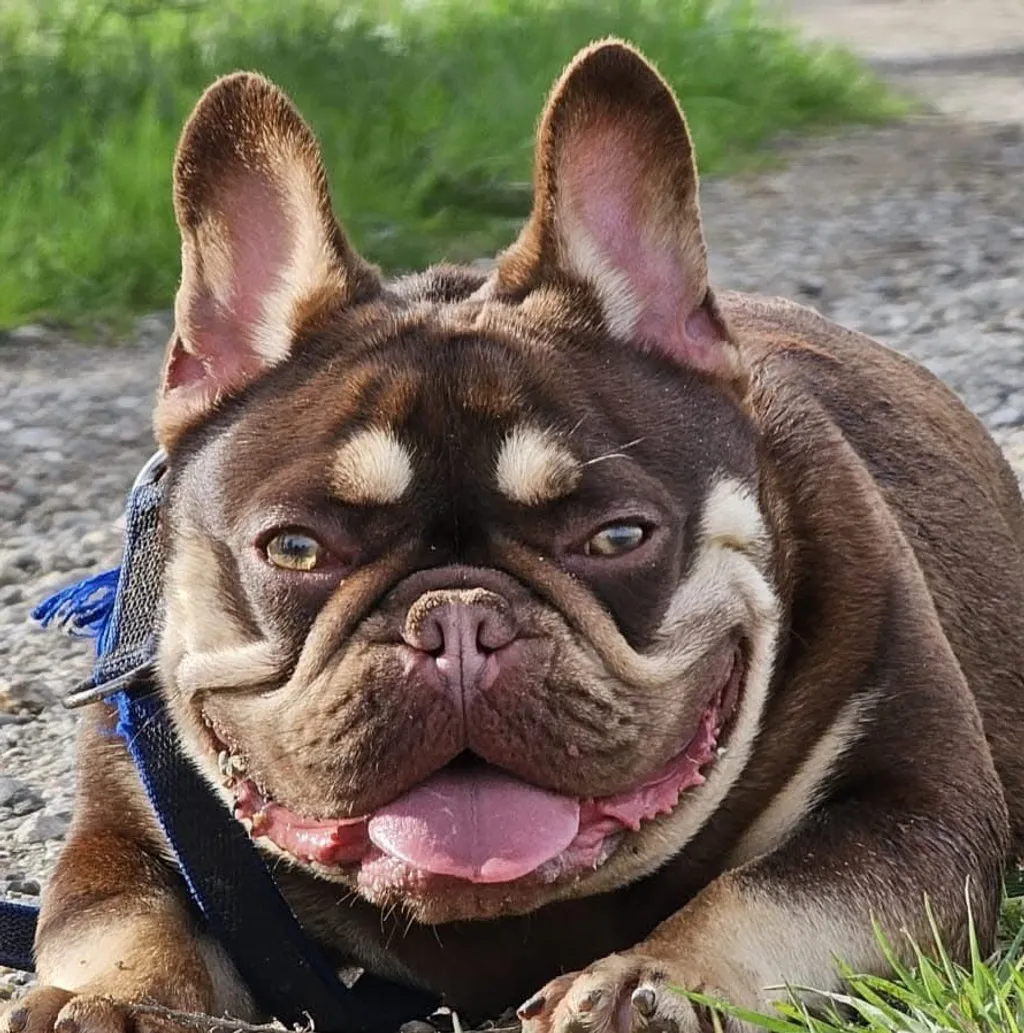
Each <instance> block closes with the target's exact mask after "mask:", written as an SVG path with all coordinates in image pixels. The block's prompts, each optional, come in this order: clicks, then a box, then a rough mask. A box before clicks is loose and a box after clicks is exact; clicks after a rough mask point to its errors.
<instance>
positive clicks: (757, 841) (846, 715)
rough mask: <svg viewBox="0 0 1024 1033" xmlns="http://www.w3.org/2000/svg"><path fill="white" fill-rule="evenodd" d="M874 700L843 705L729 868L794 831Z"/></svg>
mask: <svg viewBox="0 0 1024 1033" xmlns="http://www.w3.org/2000/svg"><path fill="white" fill-rule="evenodd" d="M875 699H876V697H875V696H873V695H869V696H863V697H859V698H857V699H852V700H850V701H849V702H848V703H847V704H846V706H845V707H844V708H843V709H842V710H841V711H840V713H839V714H838V715H837V716H836V719H835V720H834V721H833V722H832V724H831V726H830V727H829V729H828V730H827V731H826V732H825V734H824V735H823V736H822V737H821V738H820V739H819V740H818V741H817V742H816V743H815V744H814V748H813V749H812V750H811V752H810V753H809V754H808V755H807V757H806V758H805V759H804V762H803V763H802V764H801V765H800V767H799V769H798V770H797V771H796V773H795V774H794V775H793V777H792V778H791V779H790V780H789V782H787V783H786V785H785V786H784V787H783V788H782V790H781V791H780V792H779V793H778V794H777V795H776V796H775V797H774V798H773V799H772V801H771V803H769V804H768V806H767V807H766V808H765V809H764V811H762V812H761V814H760V815H759V817H758V818H757V820H756V821H755V822H754V823H753V824H752V825H751V826H750V828H749V829H747V831H746V832H745V833H744V835H743V838H742V839H741V840H740V842H739V844H738V845H737V846H736V848H735V849H734V850H733V852H732V854H731V856H730V858H729V866H730V867H735V866H738V865H741V864H745V863H746V862H747V861H750V860H752V859H753V858H755V857H758V856H760V855H761V854H765V853H767V852H768V851H770V850H774V849H776V848H777V847H779V846H781V845H782V843H783V842H784V841H785V840H786V839H788V838H789V836H790V835H791V834H792V833H793V832H794V831H795V830H796V828H797V826H798V825H799V824H800V822H801V820H802V819H803V818H804V817H805V816H806V815H807V814H808V812H809V811H810V810H811V809H812V808H813V807H814V805H815V803H816V802H817V799H818V795H819V793H820V792H821V789H822V787H823V785H824V783H825V780H826V779H827V778H828V776H829V774H830V772H832V771H833V770H834V769H835V766H836V764H838V763H839V761H840V760H842V758H843V757H844V756H845V755H846V752H847V750H849V749H850V747H851V746H853V744H854V743H855V742H856V741H857V738H858V736H859V735H860V732H861V729H862V726H863V722H864V720H865V718H866V716H867V714H868V712H869V711H870V709H871V707H872V706H873V705H874V703H875Z"/></svg>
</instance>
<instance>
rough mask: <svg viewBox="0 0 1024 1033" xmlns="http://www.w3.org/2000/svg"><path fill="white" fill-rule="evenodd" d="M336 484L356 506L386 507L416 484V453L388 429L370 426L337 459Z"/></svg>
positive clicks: (398, 499) (360, 432)
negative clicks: (414, 480)
mask: <svg viewBox="0 0 1024 1033" xmlns="http://www.w3.org/2000/svg"><path fill="white" fill-rule="evenodd" d="M331 472H332V478H331V481H332V484H333V486H334V490H335V491H336V492H337V493H338V495H339V496H341V498H342V499H343V500H344V501H345V502H348V503H351V504H352V505H356V506H386V505H393V504H394V503H396V502H398V501H400V500H401V498H402V496H403V495H404V494H405V493H406V491H407V490H408V488H409V486H410V485H411V484H412V478H413V466H412V454H411V453H410V451H409V449H408V448H406V446H405V445H403V444H402V442H400V441H399V440H398V438H397V437H396V436H395V433H394V431H393V430H391V429H390V428H387V427H369V428H367V429H366V430H361V431H359V432H358V433H357V434H355V435H353V436H352V437H351V438H349V439H348V441H346V442H345V443H344V444H343V445H342V446H341V448H339V449H338V454H337V456H336V457H335V459H334V468H333V470H332V471H331Z"/></svg>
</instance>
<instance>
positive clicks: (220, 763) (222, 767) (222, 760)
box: [217, 750, 231, 778]
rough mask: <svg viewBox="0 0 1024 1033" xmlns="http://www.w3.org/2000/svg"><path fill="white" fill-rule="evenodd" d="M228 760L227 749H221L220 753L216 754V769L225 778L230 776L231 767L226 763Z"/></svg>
mask: <svg viewBox="0 0 1024 1033" xmlns="http://www.w3.org/2000/svg"><path fill="white" fill-rule="evenodd" d="M228 760H229V757H228V751H227V750H221V751H220V753H218V754H217V770H218V771H219V772H220V773H221V774H222V775H223V776H224V777H225V778H230V777H231V768H230V766H229V765H228Z"/></svg>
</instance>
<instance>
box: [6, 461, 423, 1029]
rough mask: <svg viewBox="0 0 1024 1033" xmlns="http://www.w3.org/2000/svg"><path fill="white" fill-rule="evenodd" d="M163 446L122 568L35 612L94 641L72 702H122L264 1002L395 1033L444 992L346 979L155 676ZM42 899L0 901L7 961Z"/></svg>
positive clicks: (130, 513) (144, 772)
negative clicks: (193, 749)
mask: <svg viewBox="0 0 1024 1033" xmlns="http://www.w3.org/2000/svg"><path fill="white" fill-rule="evenodd" d="M166 469H167V461H166V457H165V456H164V454H163V453H162V452H158V453H157V454H156V455H154V456H153V457H152V458H151V459H150V460H149V462H148V463H147V464H146V465H145V467H143V469H142V471H141V472H140V473H139V475H138V477H137V478H136V480H135V484H134V486H133V488H132V490H131V493H130V495H129V497H128V503H127V507H126V514H125V549H124V556H123V559H122V563H121V566H120V567H119V568H117V569H115V570H113V571H106V572H104V573H102V574H99V575H96V576H94V577H91V578H88V579H86V580H85V581H81V582H79V583H77V584H75V585H72V586H70V587H69V588H66V589H64V590H62V591H61V592H58V593H57V594H56V595H54V596H52V597H51V598H49V599H47V600H46V601H45V602H44V603H42V604H41V605H40V606H38V607H36V609H35V610H34V611H33V614H32V615H33V617H34V618H35V619H37V620H38V621H40V623H42V624H43V626H44V627H45V626H47V625H49V624H51V623H54V622H56V623H59V624H61V625H63V626H65V627H66V628H68V629H69V630H71V631H72V633H75V634H80V635H92V636H95V638H96V663H95V666H94V668H93V672H92V676H91V677H90V678H89V679H88V680H87V681H86V682H84V683H83V684H82V685H79V686H77V687H76V688H75V689H74V690H73V691H72V692H71V694H70V695H68V696H67V697H66V698H65V700H64V705H65V706H66V707H69V708H74V707H80V706H84V705H86V704H89V703H97V702H100V701H103V702H105V703H107V704H109V705H112V706H114V707H115V708H116V712H117V716H118V720H117V734H118V735H119V736H120V737H121V738H122V739H123V740H124V743H125V745H126V747H127V748H128V750H129V752H130V753H131V756H132V759H133V760H134V762H135V765H136V767H137V769H138V772H139V776H140V778H141V780H142V783H143V786H144V787H145V790H146V794H147V796H148V797H149V800H150V803H151V804H152V806H153V810H154V812H155V813H156V817H157V819H158V821H159V822H160V826H161V828H162V829H163V831H164V834H165V836H166V838H167V841H168V842H169V844H170V846H171V849H172V851H173V853H174V855H175V858H176V860H177V862H178V868H179V870H180V872H181V875H182V877H183V879H184V880H185V883H186V885H187V887H188V890H189V894H190V896H191V899H192V902H193V904H194V906H195V908H196V909H197V911H198V912H199V914H200V915H201V916H202V919H203V920H204V921H205V923H206V926H207V928H208V929H209V931H210V932H211V933H212V934H213V935H214V936H215V937H216V938H217V939H218V940H219V941H220V943H221V945H222V946H223V947H224V949H225V950H226V951H227V953H228V955H229V956H230V957H231V959H232V960H233V962H234V964H235V967H236V968H237V969H238V971H239V974H240V975H241V976H242V979H243V980H244V981H245V983H246V985H247V986H248V987H249V989H250V992H251V993H252V995H253V998H254V999H255V1000H256V1002H257V1004H258V1005H259V1006H260V1008H261V1009H263V1010H264V1011H265V1012H267V1013H268V1014H270V1015H273V1016H274V1017H275V1018H277V1019H279V1020H280V1021H281V1022H284V1023H285V1024H287V1025H292V1026H295V1025H306V1024H308V1023H309V1022H310V1020H312V1022H313V1024H314V1026H315V1028H316V1029H317V1030H320V1031H322V1033H394V1031H395V1030H397V1029H398V1027H399V1026H400V1025H401V1024H402V1023H403V1022H406V1021H408V1020H410V1019H416V1018H423V1017H424V1016H427V1015H429V1014H430V1013H431V1012H433V1011H434V1010H436V1008H437V1005H438V1003H439V1002H438V1001H436V1000H433V999H432V998H430V997H429V996H428V995H427V994H425V993H423V992H421V991H419V990H415V989H413V988H411V987H408V986H401V985H398V984H394V983H389V982H387V981H385V980H382V979H379V978H378V977H376V976H373V975H370V974H369V973H360V974H359V975H358V976H357V977H356V979H355V982H354V983H352V985H351V986H350V985H347V983H345V982H342V980H341V979H340V978H339V977H338V975H337V974H336V973H335V971H334V970H333V969H332V967H331V966H330V965H329V964H328V963H327V961H326V959H325V958H324V957H323V955H322V954H321V953H320V951H319V950H318V949H317V947H316V946H315V944H313V943H312V942H311V941H310V939H309V938H308V937H307V936H306V934H305V933H304V932H303V930H302V928H301V926H300V925H299V922H298V919H297V918H296V917H295V915H294V913H293V912H292V910H291V908H290V907H289V906H288V904H287V902H286V901H285V899H284V897H283V896H282V895H281V892H280V890H279V889H278V887H277V884H276V883H275V882H274V879H273V876H272V875H271V874H270V871H269V869H268V868H267V866H266V864H265V863H264V861H263V858H262V857H261V855H260V854H259V852H258V850H257V849H256V847H255V846H254V845H253V842H252V840H251V839H250V838H249V836H248V834H247V833H246V831H245V829H244V828H243V826H242V825H241V823H240V822H238V821H236V820H235V818H234V817H233V815H232V814H231V813H230V811H229V810H228V809H227V807H225V806H224V804H223V802H222V801H221V799H220V798H219V797H218V796H217V795H216V794H215V793H214V791H213V790H212V788H211V787H210V786H209V785H208V784H207V783H206V781H205V780H204V779H203V778H202V776H201V775H200V774H199V772H198V771H197V770H196V768H195V767H194V766H193V764H192V763H191V762H190V761H189V759H188V758H187V757H186V755H185V753H184V751H183V750H182V748H181V745H180V743H179V742H178V739H177V735H176V733H175V731H174V726H173V724H172V722H171V720H170V717H169V716H168V714H167V711H166V708H165V707H164V704H163V700H162V698H161V696H160V694H159V692H158V689H157V685H156V682H155V674H154V657H155V654H156V645H157V634H158V629H157V621H158V618H159V614H160V608H161V596H162V577H163V550H162V546H161V539H160V532H159V525H160V508H161V502H162V498H163V486H162V483H161V481H162V478H163V475H164V474H165V472H166ZM37 920H38V908H37V907H35V906H32V905H26V904H22V903H19V902H15V901H4V900H0V964H3V965H7V966H9V967H11V968H17V969H23V970H25V971H33V968H34V966H33V952H32V945H33V941H34V936H35V928H36V924H37Z"/></svg>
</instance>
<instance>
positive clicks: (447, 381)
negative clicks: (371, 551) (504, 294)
mask: <svg viewBox="0 0 1024 1033" xmlns="http://www.w3.org/2000/svg"><path fill="white" fill-rule="evenodd" d="M438 276H439V280H440V282H438V283H435V284H424V278H423V277H418V278H416V280H415V281H413V282H411V283H409V284H402V283H399V284H397V285H395V288H394V295H395V296H394V299H393V300H392V302H391V303H390V304H385V303H381V304H380V305H379V311H378V313H377V318H376V320H373V319H370V318H368V315H367V314H366V313H363V314H362V318H361V320H360V322H359V325H358V326H356V327H353V326H352V324H351V320H349V319H347V317H345V316H344V315H339V317H338V319H337V320H336V321H335V322H334V323H332V324H329V325H327V326H324V327H320V328H318V329H317V331H316V332H315V333H313V334H312V335H310V336H309V337H308V338H307V339H304V340H302V341H300V342H299V343H298V344H297V345H296V346H295V348H294V350H293V358H292V359H291V360H290V361H289V362H287V363H286V364H284V365H282V366H281V367H279V368H277V369H275V370H273V371H271V372H270V373H269V374H268V375H267V376H266V377H265V378H264V379H263V380H262V381H261V382H260V383H259V384H258V385H256V386H254V388H253V389H251V390H250V391H249V392H248V393H247V394H245V395H243V396H242V397H241V398H240V399H239V400H238V401H237V402H236V403H234V404H233V405H231V406H229V407H227V409H226V411H225V412H224V413H223V415H222V416H221V417H220V418H219V419H215V420H213V421H211V422H210V423H209V424H207V425H206V426H205V427H204V428H202V430H201V432H200V433H199V434H198V435H197V436H196V439H195V440H196V445H195V446H194V447H195V449H196V450H197V451H204V450H206V449H205V448H204V447H203V443H205V444H212V443H214V442H216V441H217V440H218V439H223V440H221V441H220V443H219V445H218V446H217V447H216V448H211V449H209V451H210V457H211V460H216V461H215V463H214V464H213V466H210V465H208V464H204V466H206V469H207V470H208V471H209V473H210V474H213V473H214V469H216V473H215V476H214V479H215V480H217V481H218V482H219V483H220V484H222V485H228V486H230V494H231V496H232V498H231V503H230V507H229V508H230V509H232V510H233V511H234V512H239V511H240V510H245V509H249V508H252V507H254V506H266V505H272V504H274V503H279V502H282V501H284V500H285V498H286V497H287V496H289V495H291V496H299V497H305V498H313V497H318V498H321V499H323V500H325V501H326V500H330V501H332V502H334V503H338V504H341V505H343V506H346V507H356V508H362V509H369V510H394V509H399V510H408V509H417V508H422V507H423V506H429V507H430V508H431V509H432V511H434V512H439V511H440V510H443V509H444V508H445V507H446V504H447V503H449V502H452V501H453V496H455V495H458V497H459V498H460V499H461V500H462V501H463V502H464V503H465V505H464V507H463V508H464V509H467V510H468V509H475V510H476V511H477V512H478V513H480V514H481V515H488V514H500V513H503V512H506V513H507V512H516V513H519V514H520V515H521V516H522V517H523V518H524V519H538V518H541V517H542V516H543V515H545V514H549V513H550V512H551V511H552V509H554V508H563V509H564V508H567V507H568V508H572V507H581V508H583V509H589V510H592V511H594V512H599V511H600V510H601V509H602V507H604V506H609V507H612V509H611V510H609V513H608V516H609V517H614V516H615V515H616V513H615V512H614V507H615V505H616V503H619V504H621V505H624V506H625V507H626V512H627V513H628V510H629V506H630V505H633V506H634V507H635V506H638V505H640V504H642V503H645V502H646V503H653V504H656V503H658V502H659V501H660V502H662V503H663V504H664V505H666V506H668V507H670V508H671V509H672V510H675V511H677V512H679V513H683V512H685V511H689V510H691V509H693V508H694V507H695V506H696V505H697V504H698V503H699V499H700V497H701V496H702V495H703V494H704V493H705V492H706V491H707V489H708V484H709V482H710V481H711V480H712V479H713V478H714V477H715V476H717V475H719V474H729V475H731V476H733V477H738V478H740V479H743V480H746V479H748V478H749V477H750V476H752V475H753V468H752V452H751V449H750V447H749V429H748V428H747V426H746V422H745V420H744V419H743V417H742V414H741V412H740V411H739V408H738V406H737V405H736V403H735V401H733V400H731V399H729V398H728V397H727V396H724V395H723V394H722V393H721V392H720V391H718V390H716V389H715V387H714V385H713V384H711V383H710V382H709V381H708V380H707V379H706V378H704V377H702V376H700V375H699V374H688V373H687V372H686V371H680V370H679V369H678V368H676V367H674V366H672V365H671V364H670V363H668V362H665V361H664V360H661V359H659V358H658V357H656V356H647V357H643V356H638V355H636V354H635V353H633V352H631V351H629V350H626V349H623V348H622V347H621V346H620V345H619V344H618V343H617V342H616V341H614V340H612V339H610V338H608V336H607V335H606V334H603V333H602V332H601V331H600V330H599V329H595V328H594V326H595V321H593V320H590V319H588V318H587V317H586V313H585V312H584V311H582V310H581V309H580V307H579V305H578V303H575V302H573V300H572V299H561V300H560V301H556V300H554V299H552V300H550V301H549V304H548V306H547V311H546V313H544V314H543V315H538V316H537V317H536V320H535V322H534V323H530V322H529V321H527V320H525V319H524V317H523V314H522V312H521V311H518V310H514V309H511V308H508V307H507V306H503V305H500V304H498V303H493V302H492V303H476V302H472V301H458V300H451V299H450V297H449V298H441V299H438V295H439V294H440V293H441V291H442V288H443V289H445V290H448V291H450V289H451V284H450V282H449V281H448V279H447V278H446V277H444V276H443V274H438ZM471 285H472V284H471V283H468V284H467V286H466V289H467V290H468V289H469V287H470V286H471ZM403 292H404V294H405V296H403ZM409 294H411V295H412V298H413V300H412V302H411V303H410V301H409V298H408V295H409ZM556 307H560V311H558V312H557V313H556V312H555V309H556ZM204 480H205V478H204Z"/></svg>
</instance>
